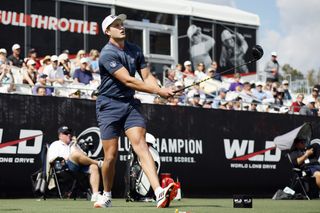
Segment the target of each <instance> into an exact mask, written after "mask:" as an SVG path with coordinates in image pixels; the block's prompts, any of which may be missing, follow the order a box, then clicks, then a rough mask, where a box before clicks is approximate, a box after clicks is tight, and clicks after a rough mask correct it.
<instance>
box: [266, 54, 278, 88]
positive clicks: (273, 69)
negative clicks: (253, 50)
mask: <svg viewBox="0 0 320 213" xmlns="http://www.w3.org/2000/svg"><path fill="white" fill-rule="evenodd" d="M279 68H280V66H279V63H278V61H277V53H276V52H272V53H271V61H269V62H268V63H267V64H266V67H265V69H264V71H265V72H266V77H267V82H278V80H279Z"/></svg>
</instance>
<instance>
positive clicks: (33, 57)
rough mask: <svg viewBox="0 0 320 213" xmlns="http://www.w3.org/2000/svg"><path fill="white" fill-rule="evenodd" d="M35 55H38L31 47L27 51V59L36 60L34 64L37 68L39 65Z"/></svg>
mask: <svg viewBox="0 0 320 213" xmlns="http://www.w3.org/2000/svg"><path fill="white" fill-rule="evenodd" d="M37 56H38V54H37V51H36V49H34V48H31V49H30V50H29V52H28V58H29V60H30V59H32V60H33V61H35V62H36V66H35V68H36V70H38V69H39V68H40V67H41V64H40V61H39V59H38V58H37Z"/></svg>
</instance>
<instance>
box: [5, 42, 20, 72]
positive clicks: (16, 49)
mask: <svg viewBox="0 0 320 213" xmlns="http://www.w3.org/2000/svg"><path fill="white" fill-rule="evenodd" d="M20 54H21V48H20V45H19V44H14V45H13V46H12V55H10V56H8V61H9V63H10V65H13V66H16V67H19V68H21V67H22V64H23V60H22V58H21V56H20Z"/></svg>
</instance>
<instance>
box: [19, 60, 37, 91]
mask: <svg viewBox="0 0 320 213" xmlns="http://www.w3.org/2000/svg"><path fill="white" fill-rule="evenodd" d="M36 81H37V70H36V62H35V61H34V60H33V59H30V60H28V62H27V70H24V72H23V81H22V83H24V84H29V85H30V86H34V84H35V83H36Z"/></svg>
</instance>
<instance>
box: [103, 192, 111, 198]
mask: <svg viewBox="0 0 320 213" xmlns="http://www.w3.org/2000/svg"><path fill="white" fill-rule="evenodd" d="M103 196H106V197H110V198H111V197H112V196H111V191H110V192H106V191H103Z"/></svg>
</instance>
